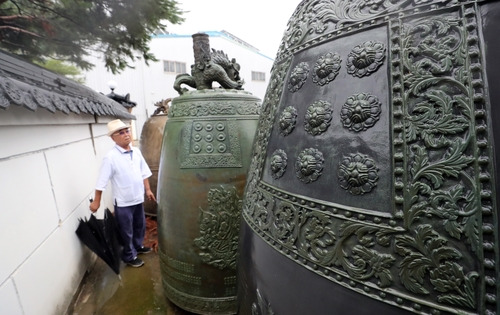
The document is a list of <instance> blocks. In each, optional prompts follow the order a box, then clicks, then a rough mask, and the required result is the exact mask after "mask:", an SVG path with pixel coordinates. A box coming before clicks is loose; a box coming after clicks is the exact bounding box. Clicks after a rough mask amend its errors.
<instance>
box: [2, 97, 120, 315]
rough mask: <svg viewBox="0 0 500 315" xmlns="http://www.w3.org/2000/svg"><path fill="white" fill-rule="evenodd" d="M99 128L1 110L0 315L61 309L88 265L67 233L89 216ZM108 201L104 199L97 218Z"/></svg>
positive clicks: (101, 142) (88, 121)
mask: <svg viewBox="0 0 500 315" xmlns="http://www.w3.org/2000/svg"><path fill="white" fill-rule="evenodd" d="M107 121H108V120H106V121H103V122H102V123H98V124H96V123H95V119H94V117H93V116H90V115H72V114H70V115H64V114H62V113H58V112H56V113H50V112H48V111H46V110H44V109H38V110H37V111H36V112H31V111H28V110H27V109H25V108H21V107H18V106H10V107H9V108H8V109H6V110H3V111H1V113H0V138H1V139H2V140H3V141H2V149H0V174H1V175H0V178H1V180H0V200H1V201H2V203H1V211H0V248H1V249H2V253H3V255H2V260H1V263H0V314H8V315H16V314H24V315H40V314H41V315H45V314H47V315H51V314H64V313H65V311H66V310H67V308H68V306H69V304H70V302H71V300H72V298H73V295H74V294H75V292H76V290H77V289H78V286H79V283H80V282H81V280H82V278H83V275H84V274H85V271H86V270H87V268H88V267H89V265H90V264H91V262H92V261H93V259H95V255H94V254H91V252H90V251H89V250H88V249H87V248H86V247H84V245H82V243H81V242H80V240H79V239H78V237H77V235H76V234H75V230H76V228H77V226H78V219H79V218H83V217H88V216H89V215H90V211H89V210H88V207H89V198H90V197H92V196H93V192H94V185H95V181H96V179H97V174H98V171H99V167H100V163H101V160H102V157H103V155H104V154H105V152H107V150H109V149H110V148H111V147H112V145H113V143H112V141H111V140H110V139H109V137H108V136H107V135H106V131H107V130H106V123H107ZM92 135H93V136H92ZM110 199H111V198H110V193H109V192H105V199H104V203H103V206H102V207H101V210H100V211H99V212H98V217H102V214H103V211H102V209H104V207H109V208H111V207H112V203H111V200H110ZM111 209H112V208H111Z"/></svg>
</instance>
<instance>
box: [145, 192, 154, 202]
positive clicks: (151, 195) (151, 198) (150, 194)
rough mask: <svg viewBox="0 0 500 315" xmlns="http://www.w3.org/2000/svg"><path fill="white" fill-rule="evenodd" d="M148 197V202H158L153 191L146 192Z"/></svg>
mask: <svg viewBox="0 0 500 315" xmlns="http://www.w3.org/2000/svg"><path fill="white" fill-rule="evenodd" d="M146 197H147V198H148V200H151V201H156V198H155V195H154V194H153V192H152V191H151V189H148V190H146Z"/></svg>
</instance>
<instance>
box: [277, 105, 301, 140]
mask: <svg viewBox="0 0 500 315" xmlns="http://www.w3.org/2000/svg"><path fill="white" fill-rule="evenodd" d="M296 123H297V109H295V108H294V107H292V106H288V107H287V108H285V109H284V110H283V113H281V116H280V119H279V127H280V134H281V135H283V136H288V135H289V134H290V133H291V132H292V131H293V129H294V128H295V124H296Z"/></svg>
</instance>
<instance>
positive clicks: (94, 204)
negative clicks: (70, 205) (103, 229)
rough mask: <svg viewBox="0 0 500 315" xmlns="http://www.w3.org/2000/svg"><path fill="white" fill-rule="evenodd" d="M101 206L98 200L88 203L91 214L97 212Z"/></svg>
mask: <svg viewBox="0 0 500 315" xmlns="http://www.w3.org/2000/svg"><path fill="white" fill-rule="evenodd" d="M100 206H101V202H100V201H99V200H94V201H92V202H91V203H90V207H89V208H90V211H92V213H94V212H96V211H97V210H99V207H100Z"/></svg>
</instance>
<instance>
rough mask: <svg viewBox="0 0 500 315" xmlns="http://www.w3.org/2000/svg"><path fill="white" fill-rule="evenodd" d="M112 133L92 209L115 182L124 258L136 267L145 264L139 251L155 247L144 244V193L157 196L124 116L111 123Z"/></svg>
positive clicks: (117, 219)
mask: <svg viewBox="0 0 500 315" xmlns="http://www.w3.org/2000/svg"><path fill="white" fill-rule="evenodd" d="M108 131H109V132H108V136H110V137H111V139H112V140H113V141H114V142H115V146H114V147H113V149H111V150H110V151H109V152H108V153H107V154H106V156H105V157H104V159H103V162H102V165H101V171H100V173H99V178H98V180H97V184H96V188H95V198H94V200H93V201H92V202H91V204H90V210H91V211H92V212H96V211H97V210H98V209H99V207H100V205H101V196H102V192H103V191H104V190H105V189H106V186H107V185H108V182H109V181H111V185H112V187H113V200H114V204H115V218H116V221H117V223H118V229H119V231H120V235H121V238H122V240H123V254H122V260H123V261H124V262H125V263H126V264H128V265H129V266H132V267H141V266H142V265H144V262H143V261H142V260H141V259H140V258H138V257H137V254H145V253H149V252H150V251H151V248H149V247H144V246H143V245H142V242H143V240H144V232H145V231H146V219H145V216H144V207H143V203H144V193H145V194H146V197H147V198H148V199H149V200H154V201H156V199H155V196H154V194H153V192H152V191H151V188H150V187H149V180H148V178H149V177H150V176H151V175H152V173H151V170H150V169H149V166H148V165H147V164H146V161H145V160H144V157H143V156H142V153H141V151H139V149H138V148H135V147H132V146H131V143H132V137H131V134H130V127H129V126H127V125H126V124H125V123H123V122H122V121H121V120H120V119H116V120H113V121H111V122H109V123H108Z"/></svg>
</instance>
